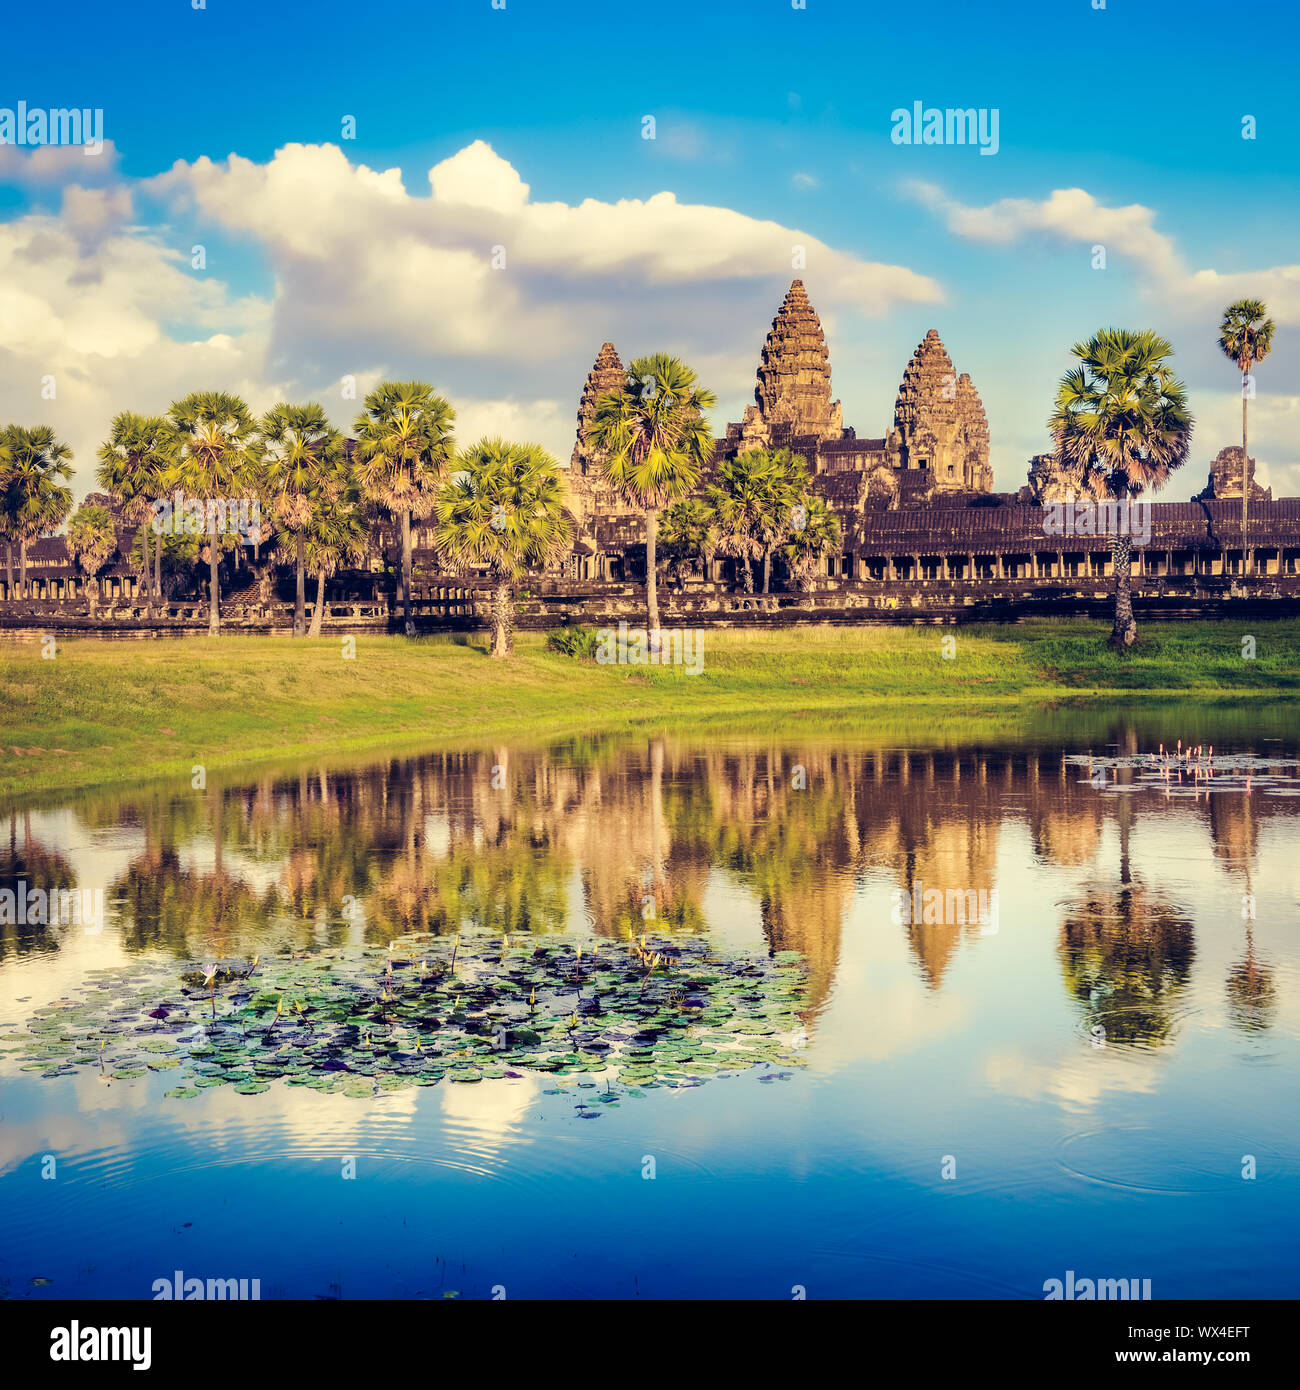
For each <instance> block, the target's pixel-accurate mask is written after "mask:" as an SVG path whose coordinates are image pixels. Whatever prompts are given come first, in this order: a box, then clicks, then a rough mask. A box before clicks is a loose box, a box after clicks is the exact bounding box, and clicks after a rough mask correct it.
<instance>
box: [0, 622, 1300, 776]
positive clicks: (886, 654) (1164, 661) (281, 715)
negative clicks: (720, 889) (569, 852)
mask: <svg viewBox="0 0 1300 1390" xmlns="http://www.w3.org/2000/svg"><path fill="white" fill-rule="evenodd" d="M1106 632H1107V628H1106V627H1105V626H1104V625H1102V624H1098V623H1085V622H1078V621H1061V622H1053V621H1042V622H1034V623H1026V624H1022V625H1019V626H1010V627H998V626H981V627H964V628H951V627H945V628H938V627H934V628H892V627H863V628H830V627H804V628H794V629H787V630H784V631H743V632H737V631H725V630H717V631H707V632H706V634H705V639H704V640H705V646H704V671H703V673H702V674H700V675H698V676H691V675H688V674H686V673H685V672H684V671H682V670H681V669H678V668H669V669H666V670H659V669H651V668H647V667H617V666H600V665H597V664H596V663H595V662H591V661H580V660H574V659H572V658H569V657H565V656H562V655H558V654H556V653H553V652H549V651H547V650H546V646H545V641H544V639H543V637H542V636H541V635H531V634H525V635H522V636H521V637H520V638H519V639H518V650H517V652H516V655H515V657H514V659H513V660H512V661H510V662H509V663H500V662H495V661H492V660H491V659H490V658H489V657H488V656H487V655H486V652H485V649H484V645H483V643H482V642H481V641H473V642H466V641H458V640H454V639H451V638H429V639H423V640H419V641H414V642H408V641H406V640H404V639H402V638H388V637H359V638H357V640H356V658H355V660H344V659H343V658H342V656H341V648H342V643H341V641H340V639H338V638H321V639H319V640H312V641H297V642H294V641H291V640H289V639H287V638H264V637H222V638H218V639H208V638H186V639H183V640H165V641H140V642H137V641H118V642H105V641H95V640H68V641H60V643H59V645H58V648H57V653H56V655H55V657H54V658H53V659H52V660H46V659H43V658H42V656H41V649H40V645H39V643H37V642H35V641H32V642H28V643H21V644H20V643H9V644H5V645H4V646H2V647H0V710H3V714H2V715H0V729H2V730H3V734H2V735H0V738H2V741H3V747H0V797H5V798H13V797H15V796H23V795H30V794H32V793H39V792H46V793H48V792H52V791H62V790H70V789H73V788H77V787H91V786H102V785H105V784H108V783H113V782H125V781H140V780H147V779H152V778H164V777H176V776H182V775H183V776H184V777H185V778H187V779H188V778H189V776H190V770H191V768H192V767H193V765H194V764H196V763H201V764H202V765H203V766H204V767H205V768H206V769H207V770H208V771H209V772H213V771H216V770H219V769H222V768H231V767H236V766H240V765H245V764H249V763H253V762H265V761H268V760H272V759H274V760H277V761H282V760H290V759H301V758H304V757H311V758H320V757H328V758H329V759H331V760H338V759H342V758H349V757H355V756H356V755H361V754H366V753H387V752H393V751H405V752H413V751H416V750H417V749H420V748H432V747H436V746H440V745H446V744H449V743H456V744H461V745H471V744H473V745H482V744H484V743H490V742H492V741H494V740H502V739H508V740H510V741H511V742H515V743H520V742H537V741H539V740H550V739H558V738H565V737H572V736H577V735H582V734H600V733H615V732H620V731H625V730H630V729H637V728H650V727H655V728H685V727H686V726H692V727H706V728H709V729H711V730H713V731H715V732H719V733H720V732H725V731H727V730H736V731H742V732H743V731H756V732H757V731H764V730H766V731H775V730H782V729H790V728H793V727H799V728H802V729H812V728H814V727H815V728H817V729H820V730H823V731H824V732H826V733H827V734H830V735H833V736H837V737H838V736H843V735H844V734H846V733H847V732H856V733H859V734H860V733H861V732H862V731H863V730H864V729H867V728H869V729H871V730H873V731H875V733H876V734H877V735H878V736H879V737H887V736H899V737H901V736H902V735H903V734H904V733H905V732H906V730H907V729H908V728H912V727H917V726H920V727H922V728H924V729H925V730H928V731H931V732H934V731H936V730H944V731H946V732H947V733H948V734H949V735H950V736H953V737H957V736H962V731H963V730H964V731H966V733H967V734H969V735H975V734H980V733H988V732H990V731H991V730H993V729H995V728H1003V729H1005V728H1008V727H1010V726H1012V725H1014V724H1015V723H1017V722H1018V721H1022V720H1023V719H1024V718H1025V716H1026V711H1028V710H1031V709H1033V708H1034V707H1037V706H1042V705H1044V704H1049V705H1050V704H1051V703H1053V702H1057V703H1059V702H1060V701H1061V700H1063V699H1080V698H1087V697H1091V698H1093V699H1100V700H1104V706H1103V708H1104V709H1106V710H1110V711H1113V710H1114V709H1115V708H1116V707H1117V706H1122V707H1125V708H1131V707H1132V706H1133V704H1134V702H1135V701H1136V700H1139V699H1140V700H1143V701H1145V700H1156V699H1166V700H1167V699H1170V698H1187V697H1189V696H1195V697H1197V698H1200V699H1204V698H1205V697H1210V696H1212V697H1216V698H1218V699H1220V700H1222V699H1229V700H1233V701H1240V700H1241V699H1242V698H1244V699H1246V700H1248V701H1250V702H1251V704H1252V705H1255V704H1259V703H1260V702H1262V701H1277V700H1289V699H1296V698H1297V697H1300V621H1290V620H1288V621H1279V622H1267V623H1265V622H1256V623H1236V622H1222V623H1213V622H1189V623H1182V624H1160V625H1156V624H1151V625H1148V626H1147V627H1146V628H1145V629H1144V632H1143V637H1142V642H1141V644H1140V646H1139V647H1138V649H1137V650H1136V651H1134V652H1131V653H1129V654H1127V655H1124V656H1119V655H1116V654H1114V653H1112V652H1110V651H1109V650H1108V649H1107V648H1106V646H1105V637H1106ZM1246 634H1250V635H1253V636H1254V638H1255V640H1256V644H1257V646H1256V658H1255V659H1254V660H1245V659H1243V657H1242V641H1241V639H1242V637H1243V635H1246ZM945 638H955V640H956V655H955V657H954V658H953V659H952V660H945V659H944V657H943V655H942V650H943V641H944V639H945ZM1117 692H1123V695H1122V698H1121V699H1119V700H1117V699H1116V698H1115V696H1116V693H1117Z"/></svg>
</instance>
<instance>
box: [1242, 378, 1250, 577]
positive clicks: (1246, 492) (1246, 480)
mask: <svg viewBox="0 0 1300 1390" xmlns="http://www.w3.org/2000/svg"><path fill="white" fill-rule="evenodd" d="M1248 375H1249V373H1245V374H1243V376H1242V381H1241V577H1242V578H1243V579H1245V577H1246V523H1247V514H1246V508H1247V504H1248V502H1249V500H1250V454H1249V453H1247V451H1246V399H1247V398H1246V376H1248Z"/></svg>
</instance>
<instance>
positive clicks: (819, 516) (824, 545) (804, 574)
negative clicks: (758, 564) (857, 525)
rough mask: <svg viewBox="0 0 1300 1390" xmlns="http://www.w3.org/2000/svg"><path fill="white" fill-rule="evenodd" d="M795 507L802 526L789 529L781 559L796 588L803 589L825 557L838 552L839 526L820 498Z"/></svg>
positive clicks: (810, 498)
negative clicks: (799, 511) (799, 515)
mask: <svg viewBox="0 0 1300 1390" xmlns="http://www.w3.org/2000/svg"><path fill="white" fill-rule="evenodd" d="M798 505H799V506H801V507H802V508H803V515H802V517H801V518H800V520H802V522H803V525H802V526H792V527H791V530H790V539H789V540H788V541H787V542H786V543H785V545H783V546H782V547H781V558H782V559H783V560H784V561H785V563H786V567H787V569H788V570H789V571H790V578H791V579H792V580H793V582H794V584H795V585H796V587H798V588H803V586H804V585H805V584H807V582H808V581H809V579H811V578H812V576H813V575H814V574H816V573H817V572H818V570H819V569H821V566H822V562H823V561H824V560H825V558H826V556H827V555H829V554H830V553H831V551H833V550H836V549H838V548H839V544H840V523H839V520H838V518H837V517H836V515H835V513H834V512H833V511H831V509H830V508H829V507H828V506H827V505H826V503H825V502H824V501H823V500H822V499H821V498H820V497H813V496H809V497H806V498H805V499H804V500H803V501H801V502H800V503H799V504H798Z"/></svg>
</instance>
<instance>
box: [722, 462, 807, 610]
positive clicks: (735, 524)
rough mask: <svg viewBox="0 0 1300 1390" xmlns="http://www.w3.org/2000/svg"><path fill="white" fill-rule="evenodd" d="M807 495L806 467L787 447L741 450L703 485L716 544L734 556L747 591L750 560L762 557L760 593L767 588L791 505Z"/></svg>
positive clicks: (751, 588) (751, 581)
mask: <svg viewBox="0 0 1300 1390" xmlns="http://www.w3.org/2000/svg"><path fill="white" fill-rule="evenodd" d="M807 496H808V467H807V464H806V463H805V462H804V459H803V456H802V455H801V454H792V453H791V452H790V450H789V449H776V450H770V451H769V450H766V449H747V450H746V451H745V452H744V453H743V454H738V455H737V456H736V457H735V458H734V459H728V460H726V461H724V462H723V463H722V464H720V465H719V466H718V472H717V480H716V482H715V483H714V484H713V485H712V486H711V487H710V488H709V491H708V497H709V503H710V505H711V506H712V508H713V512H714V515H715V517H716V518H717V526H718V531H719V535H720V548H721V549H723V550H724V551H726V552H727V553H729V554H732V555H736V556H738V557H740V559H741V562H742V565H743V567H744V569H743V576H744V583H745V592H746V593H747V594H748V593H753V591H754V579H753V572H752V569H751V562H752V561H754V560H757V559H759V558H760V557H761V558H762V561H763V592H764V593H765V594H766V593H768V592H770V590H771V587H772V555H773V553H774V551H775V550H776V548H777V547H778V546H779V545H780V544H781V542H782V541H784V540H785V539H786V537H787V536H788V534H789V531H790V518H791V515H792V514H793V512H794V509H795V507H796V506H798V505H799V504H800V503H804V502H806V500H807Z"/></svg>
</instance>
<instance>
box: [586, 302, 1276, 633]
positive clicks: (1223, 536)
mask: <svg viewBox="0 0 1300 1390" xmlns="http://www.w3.org/2000/svg"><path fill="white" fill-rule="evenodd" d="M624 381H625V375H624V373H623V370H622V365H621V362H620V359H619V356H618V353H617V352H616V351H615V348H614V345H613V344H612V343H605V344H604V345H603V346H602V347H601V350H600V353H599V355H598V356H597V358H596V362H595V365H594V366H593V367H592V370H591V372H590V374H589V375H588V377H587V381H586V385H585V386H584V388H583V392H582V396H581V400H580V403H579V407H578V434H577V440H576V442H575V444H574V448H573V457H572V460H571V463H570V469H569V482H570V491H571V497H572V511H573V514H574V517H575V519H576V521H577V539H576V540H575V544H574V549H573V553H572V555H571V556H570V557H569V559H568V561H567V564H566V577H567V578H568V579H569V580H571V581H574V582H577V583H595V584H600V583H602V582H613V583H629V582H637V581H643V580H644V575H645V549H644V522H643V520H642V519H641V517H640V516H639V514H638V513H637V512H636V511H635V510H634V509H632V508H631V507H629V506H628V505H627V504H626V503H625V502H624V501H623V500H622V499H621V498H619V497H617V496H615V495H614V494H613V492H612V490H611V489H610V487H609V484H608V483H607V482H605V481H604V475H603V471H602V468H601V460H600V457H599V453H598V451H597V450H596V449H595V448H594V447H593V446H592V444H591V441H590V438H589V435H588V430H589V427H590V424H591V418H592V414H593V413H594V410H595V405H596V401H597V399H598V398H599V397H600V396H601V395H602V394H604V393H606V392H608V391H617V390H619V389H621V387H622V385H623V383H624ZM780 448H787V449H789V450H791V452H793V453H796V454H800V455H802V456H803V458H804V459H805V461H806V463H807V466H808V471H809V473H810V474H811V477H812V489H813V492H814V493H815V494H816V495H817V496H819V497H820V498H822V500H823V501H825V503H826V504H827V506H828V507H829V508H830V509H831V510H832V511H833V512H834V513H835V515H836V517H837V519H838V521H839V528H840V537H841V549H840V551H839V552H838V553H835V554H831V555H829V556H827V557H826V561H825V571H824V575H823V576H822V578H820V579H818V580H816V581H815V582H814V583H813V584H812V585H811V586H810V587H811V589H812V590H813V591H814V592H817V591H819V590H824V589H825V588H826V586H827V584H831V585H834V586H835V587H837V588H838V589H839V591H840V592H841V594H843V595H845V596H846V600H845V601H846V603H847V605H848V606H849V607H864V608H870V607H875V608H881V609H891V608H897V607H899V606H900V604H905V603H906V601H907V600H908V599H909V598H923V599H924V600H925V602H926V603H928V604H931V605H933V606H943V605H942V603H941V601H940V599H939V594H940V593H941V592H946V594H947V596H948V598H949V599H950V600H952V601H953V602H955V603H959V604H962V605H967V606H968V605H970V604H971V603H975V602H978V601H979V600H980V599H981V598H982V597H985V596H987V597H988V598H990V599H995V600H996V599H1007V598H1008V597H1010V596H1011V595H1013V594H1014V596H1015V597H1016V598H1017V599H1019V598H1021V597H1028V596H1030V595H1031V594H1038V595H1042V596H1044V597H1047V596H1051V595H1055V596H1058V597H1059V596H1060V595H1062V594H1064V593H1069V592H1071V591H1072V592H1074V593H1075V594H1076V595H1078V596H1080V597H1082V596H1083V595H1084V594H1095V595H1096V596H1097V597H1102V596H1103V595H1102V594H1101V593H1099V592H1098V591H1097V590H1096V589H1095V585H1096V584H1097V583H1098V582H1100V581H1102V580H1104V579H1105V578H1106V577H1107V576H1109V575H1110V574H1111V555H1110V542H1109V539H1108V537H1107V536H1105V535H1099V536H1091V537H1086V536H1085V537H1080V536H1072V537H1070V538H1069V540H1068V544H1064V543H1061V540H1060V538H1053V537H1050V536H1049V534H1048V531H1047V528H1045V526H1044V517H1045V510H1044V509H1045V507H1046V505H1047V504H1050V503H1053V502H1063V501H1067V500H1071V499H1073V498H1074V497H1075V495H1076V493H1077V491H1078V489H1077V485H1076V484H1075V483H1074V482H1073V481H1072V480H1071V479H1070V478H1069V476H1068V475H1067V474H1066V473H1064V472H1063V470H1062V469H1061V467H1060V465H1059V462H1058V461H1057V460H1056V459H1055V458H1054V457H1053V455H1051V454H1040V455H1038V456H1036V457H1035V458H1033V459H1031V460H1030V461H1029V463H1028V467H1027V475H1026V481H1025V483H1024V485H1023V486H1021V487H1020V488H1019V489H1018V490H1017V491H1016V492H1014V493H997V492H994V490H993V469H992V466H991V464H990V462H989V425H988V419H987V417H986V415H985V412H984V405H983V403H982V401H981V400H980V395H979V392H978V390H976V387H975V383H974V382H973V381H972V379H971V377H970V375H969V373H966V372H960V373H959V372H958V371H957V368H956V366H955V365H954V363H953V360H952V358H951V357H950V356H949V353H948V350H947V348H945V347H944V345H943V342H942V340H941V339H940V337H939V334H938V331H937V330H936V329H933V328H931V329H930V330H929V331H928V332H927V333H926V335H925V337H924V338H923V339H922V340H921V342H920V343H918V344H917V347H916V351H915V352H913V354H912V356H911V357H910V358H909V360H908V362H907V365H906V367H905V368H904V369H903V376H902V381H901V382H900V384H899V387H898V394H897V397H896V399H895V402H894V418H893V422H892V425H891V427H890V428H889V429H888V430H887V431H885V432H884V433H883V434H882V435H880V436H875V437H862V438H859V436H858V434H857V433H856V431H855V430H853V429H852V428H846V427H845V425H844V412H843V409H842V407H841V404H840V402H839V401H838V400H836V399H834V395H833V392H832V390H831V364H830V353H829V350H828V349H827V346H826V338H825V335H824V333H823V332H822V326H821V321H820V320H819V319H818V317H817V312H816V310H815V309H814V308H813V306H812V304H811V302H810V301H809V298H808V293H807V290H806V289H805V287H804V284H803V281H802V280H795V281H794V282H793V283H792V284H791V286H790V288H789V290H788V291H787V293H786V296H785V299H784V301H783V302H782V304H781V307H780V309H779V310H778V311H777V314H776V317H775V318H774V319H773V320H772V327H771V330H770V331H769V333H768V335H767V338H766V340H765V342H764V343H763V346H762V349H761V351H760V353H759V359H758V371H757V377H756V382H755V386H754V403H753V405H750V406H747V407H746V408H745V411H744V414H743V417H742V418H741V419H740V420H739V421H737V422H735V423H733V424H729V425H728V426H727V427H726V430H725V432H724V433H723V434H722V435H721V436H720V437H719V438H718V439H717V440H716V442H715V444H714V449H713V455H712V458H711V459H710V461H709V463H708V465H707V466H706V468H705V470H704V473H703V476H702V477H701V480H700V484H699V489H698V490H699V491H702V490H703V489H704V488H705V487H706V486H707V485H708V483H709V482H710V481H711V478H712V475H713V473H714V470H715V469H716V468H717V465H718V464H719V463H720V462H721V461H722V460H723V459H727V458H733V457H735V456H736V455H737V454H739V453H741V452H743V451H744V450H746V449H780ZM1254 472H1255V460H1254V459H1251V460H1250V465H1249V469H1248V473H1249V477H1250V496H1251V502H1252V507H1251V512H1250V534H1249V541H1250V545H1249V547H1248V552H1249V553H1248V554H1246V555H1245V556H1244V557H1243V554H1242V550H1241V539H1240V533H1241V508H1240V505H1239V499H1240V497H1241V491H1242V464H1241V449H1240V447H1239V446H1229V447H1227V448H1225V449H1222V450H1220V452H1219V454H1218V455H1217V457H1216V458H1215V459H1214V461H1213V463H1212V464H1211V465H1210V471H1209V481H1208V483H1207V486H1206V487H1205V489H1204V490H1203V491H1202V492H1200V493H1198V494H1197V496H1196V498H1195V499H1193V501H1191V502H1181V503H1180V502H1152V503H1151V516H1152V526H1153V543H1152V544H1151V545H1150V546H1147V547H1145V548H1144V549H1143V553H1142V554H1141V555H1140V556H1139V557H1138V559H1137V561H1136V562H1135V566H1134V574H1135V580H1136V582H1137V583H1138V585H1139V587H1140V586H1141V584H1142V583H1143V581H1145V580H1146V579H1148V578H1159V579H1161V580H1166V581H1170V580H1172V581H1194V582H1193V583H1192V584H1191V586H1190V587H1191V589H1193V590H1197V589H1198V586H1199V588H1201V589H1203V588H1204V584H1203V583H1202V581H1208V580H1211V579H1218V580H1225V579H1226V580H1229V581H1236V580H1240V579H1242V578H1243V577H1244V578H1246V579H1250V578H1254V577H1259V578H1265V579H1268V578H1276V579H1279V580H1297V581H1300V502H1296V501H1280V502H1275V501H1274V500H1273V494H1272V491H1271V489H1268V488H1264V487H1261V486H1260V485H1259V484H1258V483H1257V482H1256V481H1255V478H1254ZM1234 498H1235V499H1238V501H1237V502H1236V503H1234V502H1233V501H1232V499H1234ZM735 569H736V562H734V561H732V560H730V559H728V558H726V557H723V556H719V557H714V558H712V559H711V560H708V561H701V562H700V564H699V566H698V573H697V574H696V576H695V578H694V580H693V581H691V582H689V583H688V584H687V590H688V591H689V590H690V589H691V588H692V587H694V588H696V589H698V590H700V591H701V592H707V590H708V588H709V587H710V586H713V585H717V586H722V587H724V588H726V587H734V586H735V580H736V575H735ZM859 584H860V585H862V586H863V587H862V588H861V589H860V590H858V589H857V586H858V585H859ZM1026 585H1027V586H1029V587H1028V588H1027V589H1026V588H1025V586H1026ZM846 586H847V587H846ZM1164 587H1166V588H1168V587H1169V585H1168V584H1166V585H1165V586H1164ZM1175 587H1178V586H1177V585H1175ZM1211 587H1213V586H1211ZM1292 587H1293V586H1292V585H1291V584H1286V585H1283V586H1282V588H1283V589H1286V590H1287V592H1288V593H1289V592H1290V591H1291V589H1292ZM1296 592H1297V593H1298V594H1300V586H1297V587H1296ZM1280 593H1281V590H1279V595H1280ZM1189 596H1190V597H1193V598H1195V597H1197V594H1196V593H1192V594H1190V595H1189Z"/></svg>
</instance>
